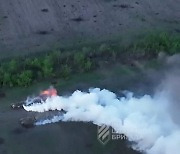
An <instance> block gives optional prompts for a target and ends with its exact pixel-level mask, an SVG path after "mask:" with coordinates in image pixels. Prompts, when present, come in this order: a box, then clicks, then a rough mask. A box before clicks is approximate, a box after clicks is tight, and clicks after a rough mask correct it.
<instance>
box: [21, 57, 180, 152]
mask: <svg viewBox="0 0 180 154" xmlns="http://www.w3.org/2000/svg"><path fill="white" fill-rule="evenodd" d="M172 58H173V57H170V58H169V59H168V62H171V59H172ZM179 93H180V73H179V72H178V71H177V69H176V68H174V69H173V71H171V72H168V74H165V76H164V80H163V81H162V82H161V83H160V85H159V86H158V88H157V90H156V92H155V94H154V95H152V96H150V95H144V96H142V97H135V96H134V94H133V93H132V92H126V93H125V96H124V97H120V98H118V96H117V95H116V94H115V93H113V92H111V91H109V90H106V89H102V90H101V89H99V88H92V89H89V92H82V91H79V90H77V91H75V92H74V93H73V94H72V95H71V96H66V97H64V96H53V97H50V98H48V99H47V100H46V101H45V103H43V104H33V105H31V106H24V109H25V110H26V111H34V112H45V111H49V110H59V111H60V110H61V109H63V110H65V111H67V112H66V113H65V114H64V115H63V116H62V115H61V116H54V117H53V118H52V119H49V120H45V121H40V122H38V125H39V124H46V123H51V122H57V121H59V120H62V121H84V122H92V123H94V124H96V125H102V124H106V125H109V126H112V127H113V128H114V129H115V130H116V131H118V132H119V133H123V134H125V135H126V136H127V137H128V139H129V141H133V143H135V144H133V145H132V147H133V148H134V149H136V150H138V151H142V152H144V153H146V154H172V153H173V154H179V151H180V123H179V117H180V116H179V115H180V113H179V109H180V103H179V102H180V95H179Z"/></svg>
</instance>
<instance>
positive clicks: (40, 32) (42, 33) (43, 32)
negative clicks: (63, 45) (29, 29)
mask: <svg viewBox="0 0 180 154" xmlns="http://www.w3.org/2000/svg"><path fill="white" fill-rule="evenodd" d="M36 34H39V35H47V34H50V33H49V32H48V31H45V30H40V31H37V32H36Z"/></svg>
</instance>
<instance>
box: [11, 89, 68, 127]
mask: <svg viewBox="0 0 180 154" xmlns="http://www.w3.org/2000/svg"><path fill="white" fill-rule="evenodd" d="M52 96H57V90H56V89H54V88H50V89H48V90H45V91H42V92H41V93H40V94H39V96H36V97H28V98H27V99H26V100H25V101H22V102H19V103H14V104H11V107H12V108H13V109H23V106H31V105H33V104H37V103H44V102H45V101H46V100H47V98H49V97H52ZM64 113H66V112H65V111H64V110H61V111H47V112H44V113H35V114H33V115H32V114H31V116H27V117H24V118H21V119H20V124H21V125H22V126H23V127H25V128H32V127H34V126H35V124H36V123H37V122H38V121H42V120H44V119H51V118H53V117H54V116H59V115H63V114H64Z"/></svg>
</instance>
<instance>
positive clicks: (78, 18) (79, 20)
mask: <svg viewBox="0 0 180 154" xmlns="http://www.w3.org/2000/svg"><path fill="white" fill-rule="evenodd" d="M71 20H72V21H75V22H82V21H84V19H83V18H82V17H77V18H72V19H71Z"/></svg>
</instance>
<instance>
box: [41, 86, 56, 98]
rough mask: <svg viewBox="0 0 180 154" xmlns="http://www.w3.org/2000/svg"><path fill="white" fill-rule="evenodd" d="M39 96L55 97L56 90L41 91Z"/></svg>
mask: <svg viewBox="0 0 180 154" xmlns="http://www.w3.org/2000/svg"><path fill="white" fill-rule="evenodd" d="M40 95H46V96H48V97H51V96H57V90H56V89H54V88H50V89H48V90H45V91H42V92H41V93H40Z"/></svg>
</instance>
